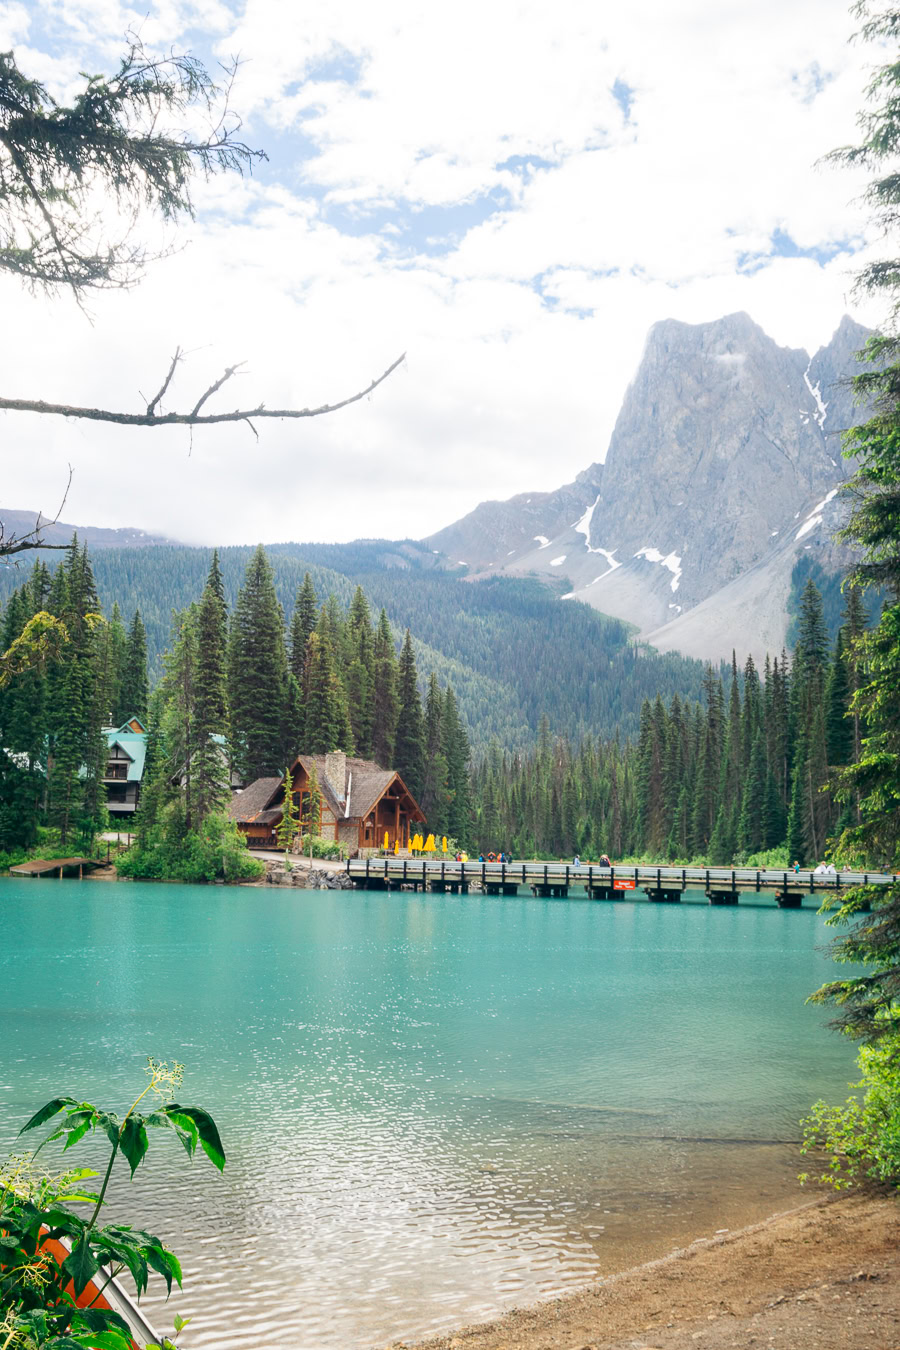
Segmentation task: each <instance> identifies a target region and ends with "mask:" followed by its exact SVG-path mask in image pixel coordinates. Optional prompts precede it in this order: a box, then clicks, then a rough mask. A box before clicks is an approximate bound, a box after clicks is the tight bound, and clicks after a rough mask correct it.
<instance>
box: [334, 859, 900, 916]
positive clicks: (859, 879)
mask: <svg viewBox="0 0 900 1350" xmlns="http://www.w3.org/2000/svg"><path fill="white" fill-rule="evenodd" d="M347 874H348V875H349V877H350V878H351V880H352V881H353V883H354V886H356V887H357V888H359V889H362V890H391V889H393V888H396V887H400V886H407V887H412V888H414V889H415V890H420V889H421V890H423V891H426V890H427V891H431V892H435V893H438V894H441V893H446V892H452V893H460V894H466V893H467V892H468V891H469V889H470V888H471V886H472V885H473V884H477V885H478V886H479V888H480V889H481V890H482V891H483V892H485V893H486V894H488V895H518V894H519V889H520V887H526V888H527V889H529V890H530V891H531V894H532V895H536V896H551V897H559V898H565V897H568V895H569V894H570V892H571V891H575V892H577V893H579V894H583V895H584V896H585V897H586V898H587V899H590V900H625V899H627V898H631V899H637V892H642V893H643V895H644V896H645V897H646V898H647V899H648V900H651V901H656V902H664V903H665V902H668V903H672V902H677V901H679V900H680V899H681V897H682V895H683V894H684V892H685V891H703V892H704V893H705V895H706V896H707V899H708V900H709V903H710V904H711V905H736V904H737V903H738V899H739V897H740V896H741V895H746V894H748V893H749V894H758V893H760V892H767V893H770V894H771V893H774V895H775V898H776V900H777V902H778V904H779V906H780V907H781V908H782V909H799V908H800V906H801V905H802V903H803V898H804V896H807V895H809V896H815V897H816V899H817V901H818V902H819V903H821V900H822V899H823V898H824V897H825V896H826V895H828V894H832V895H834V894H840V892H842V891H844V890H847V889H849V888H850V887H851V886H862V885H867V886H888V885H890V884H891V883H892V882H893V881H895V880H896V878H895V877H894V876H892V875H891V874H890V873H885V872H836V873H835V872H811V871H800V872H794V871H791V870H789V871H783V870H778V871H775V870H765V871H757V870H754V869H751V868H741V867H737V868H732V867H663V866H659V867H599V866H597V865H596V864H587V863H584V864H582V865H581V866H579V867H575V866H574V865H573V864H571V863H552V862H547V863H482V862H466V863H460V862H446V861H441V862H437V861H429V860H427V859H424V858H354V859H352V860H351V861H349V862H348V863H347Z"/></svg>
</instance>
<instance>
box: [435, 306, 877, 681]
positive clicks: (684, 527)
mask: <svg viewBox="0 0 900 1350" xmlns="http://www.w3.org/2000/svg"><path fill="white" fill-rule="evenodd" d="M867 336H868V330H867V329H865V328H863V327H862V326H861V325H860V324H857V323H856V322H855V321H854V320H853V319H851V318H849V316H846V315H845V316H844V317H843V318H842V319H841V321H840V323H839V324H838V326H837V328H836V330H835V332H834V334H833V335H832V337H831V339H830V340H829V342H828V343H826V344H824V345H823V346H822V347H820V348H819V349H818V351H817V352H815V353H814V354H813V355H812V356H810V354H809V353H808V352H806V351H804V350H803V349H799V348H790V347H779V346H778V345H777V344H776V343H775V342H774V341H773V340H772V339H771V338H770V337H769V336H768V335H767V334H766V333H765V332H764V331H763V329H762V328H761V327H760V326H759V325H758V324H756V323H755V322H754V321H753V320H752V319H751V318H750V316H749V315H747V314H746V313H743V312H739V313H736V314H731V315H725V316H724V317H723V318H721V319H717V320H713V321H712V322H709V323H703V324H687V323H684V322H682V321H680V320H674V319H666V320H661V321H660V322H659V323H657V324H654V325H653V327H652V328H651V329H650V331H649V333H648V336H647V341H646V343H645V347H644V352H643V355H642V357H641V360H640V363H639V365H638V369H637V371H636V373H635V376H634V378H633V379H632V381H631V382H630V384H629V386H628V388H627V390H626V393H625V396H624V399H623V403H622V408H621V410H620V413H619V416H618V418H617V420H616V424H615V426H614V429H613V432H612V435H611V437H610V442H609V449H608V452H607V455H606V458H605V460H604V461H603V463H602V465H601V464H596V465H592V466H590V468H589V469H588V470H585V472H584V474H581V475H579V476H578V478H576V479H575V482H574V483H573V484H570V485H568V486H567V487H566V488H565V489H559V490H558V493H557V494H553V493H549V494H543V496H542V498H541V501H542V502H554V500H555V499H556V498H558V496H559V494H560V493H562V494H565V496H564V498H563V500H564V502H565V505H566V506H567V507H569V508H570V510H571V515H570V518H569V520H568V522H567V523H566V525H565V526H563V527H562V528H560V529H559V530H556V531H552V530H549V529H548V530H544V531H540V532H539V531H535V532H534V533H535V537H534V538H532V539H529V540H527V542H526V543H525V544H524V545H523V546H520V547H514V548H513V549H512V550H505V549H502V545H503V544H506V543H508V541H509V540H510V539H511V538H513V537H515V536H516V534H517V533H518V535H519V536H522V535H524V534H525V533H527V529H526V520H525V518H524V517H522V516H521V508H520V507H519V506H518V505H517V504H518V503H519V502H521V501H522V499H523V498H525V497H526V494H519V496H518V497H516V498H512V499H510V501H509V502H507V503H500V504H493V503H492V504H488V505H490V506H491V509H492V514H493V517H494V518H495V519H500V520H502V521H503V529H504V533H503V537H502V539H499V538H496V537H494V538H492V537H491V536H490V535H489V534H488V533H487V531H486V530H485V529H484V528H483V529H482V537H481V541H480V548H479V552H478V557H477V560H476V567H475V568H474V569H470V577H471V579H472V580H473V581H477V580H479V579H481V578H483V577H484V576H486V575H497V574H502V575H515V576H536V577H540V578H543V579H544V580H547V581H549V580H550V579H551V578H553V579H558V578H560V577H561V576H564V577H567V578H568V581H569V589H568V591H567V592H566V596H565V598H567V599H578V600H582V601H584V602H585V603H587V604H590V605H591V606H592V607H594V608H596V609H599V610H600V611H601V612H603V613H606V614H609V615H611V616H613V617H617V618H621V619H626V620H628V621H629V622H632V623H634V624H636V625H637V627H638V629H639V632H640V635H641V637H642V638H644V639H645V640H647V641H649V642H650V643H652V644H653V645H654V646H657V647H658V648H659V649H660V650H666V651H680V652H682V653H683V654H685V655H689V656H694V657H700V658H703V659H712V660H722V659H728V657H729V656H730V653H731V651H732V649H733V648H738V649H744V650H750V651H752V654H753V655H754V658H756V659H762V658H763V657H764V656H765V653H766V651H771V652H773V653H774V652H777V651H780V649H781V647H782V646H783V645H784V643H785V641H786V634H787V627H788V613H787V597H788V595H789V592H790V578H791V573H792V570H793V567H794V565H795V563H796V560H797V557H798V556H799V555H801V554H802V553H805V552H809V553H811V554H812V555H813V556H814V557H815V560H816V561H817V562H818V564H819V565H820V566H821V567H822V568H823V571H825V572H826V573H829V574H833V573H835V572H838V571H843V570H846V568H847V567H848V566H849V564H850V562H851V561H852V555H851V553H850V552H849V550H847V549H846V548H844V547H843V546H841V545H839V544H836V543H835V542H834V539H833V534H834V531H835V529H837V528H838V527H839V525H840V524H841V523H842V521H843V519H844V517H845V515H846V509H845V507H844V504H843V502H842V500H841V498H840V495H839V489H840V486H841V484H842V483H843V482H844V481H845V480H846V478H847V477H848V476H849V475H850V473H852V471H853V464H852V462H850V463H848V462H847V461H844V460H842V459H841V456H840V447H839V444H838V442H837V437H838V436H839V433H840V432H841V431H843V430H845V429H846V428H847V427H848V426H850V425H852V424H853V422H854V420H856V419H857V417H858V413H857V410H856V409H855V408H854V406H853V401H852V395H851V393H850V389H849V387H848V383H849V376H850V375H851V374H852V372H853V370H854V369H855V367H856V362H855V359H854V355H855V352H856V350H858V348H859V347H861V346H862V345H863V344H864V342H865V339H866V337H867ZM598 470H599V472H598ZM595 487H596V493H595V494H594V488H595ZM533 495H534V496H535V497H537V496H538V494H533ZM484 505H485V504H483V505H482V506H481V507H476V509H475V511H474V512H471V513H470V514H469V515H468V516H466V517H463V519H462V520H461V521H458V522H455V524H453V525H451V526H448V527H445V529H444V530H442V531H439V532H438V533H437V534H436V535H432V536H429V537H428V538H427V539H426V540H424V541H423V542H425V543H426V544H431V545H434V544H435V543H436V542H437V541H440V546H441V547H443V549H444V550H445V551H447V550H450V551H451V556H452V550H453V548H454V547H455V546H456V545H457V543H458V541H461V540H463V539H467V538H468V537H470V536H471V535H472V533H473V531H474V530H475V529H476V527H477V526H478V525H481V526H482V527H484V526H485V525H486V524H487V523H488V522H487V521H486V520H485V519H484V517H483V511H484ZM576 508H580V514H579V515H577V516H576V514H575V510H576ZM555 518H556V519H558V518H559V515H558V514H557V516H556V517H555ZM549 519H550V516H548V520H549ZM532 520H533V517H529V518H528V521H527V528H530V525H531V523H532ZM538 535H540V536H541V537H537V536H538ZM501 554H502V556H501ZM460 556H461V557H462V556H463V555H460ZM466 561H468V560H466ZM742 579H743V580H742ZM701 605H703V606H705V609H704V610H703V611H702V612H701V613H700V614H699V615H698V614H697V613H696V612H695V611H697V610H698V608H699V607H700V606H701ZM691 614H694V618H693V619H691V620H690V622H688V616H689V615H691Z"/></svg>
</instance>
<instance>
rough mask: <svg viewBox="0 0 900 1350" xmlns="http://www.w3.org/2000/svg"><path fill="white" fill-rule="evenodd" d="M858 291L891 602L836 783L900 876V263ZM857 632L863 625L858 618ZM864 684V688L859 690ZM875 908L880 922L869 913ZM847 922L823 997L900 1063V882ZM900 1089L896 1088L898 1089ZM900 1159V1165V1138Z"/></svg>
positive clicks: (855, 438) (871, 578)
mask: <svg viewBox="0 0 900 1350" xmlns="http://www.w3.org/2000/svg"><path fill="white" fill-rule="evenodd" d="M860 12H861V13H862V14H863V15H864V16H865V18H866V22H865V24H864V27H863V30H862V36H863V37H864V38H866V39H868V40H874V41H877V42H878V43H880V44H883V43H885V42H887V43H888V44H889V47H890V55H889V62H888V64H886V65H882V66H880V67H879V68H878V69H877V70H876V72H875V74H874V77H873V79H872V81H871V83H870V85H869V91H868V92H869V98H870V100H871V103H872V106H871V108H870V110H869V111H868V112H867V113H866V114H865V115H864V116H863V117H862V118H861V119H860V124H861V127H862V130H863V141H862V144H860V145H857V146H852V147H850V148H848V149H846V150H843V151H838V152H837V155H836V157H837V158H838V159H840V160H842V161H844V162H846V163H850V164H853V165H856V166H859V165H861V166H863V167H865V168H868V169H869V170H871V171H872V172H873V173H874V174H875V177H874V178H873V180H872V182H871V183H870V186H869V189H868V193H867V196H868V200H869V202H870V203H871V204H872V205H873V207H874V210H875V214H876V219H877V222H878V224H879V225H880V226H882V227H883V232H884V234H885V235H886V236H887V237H888V238H889V239H890V240H891V241H892V247H894V246H895V245H894V244H893V240H894V239H895V238H896V230H897V223H898V206H900V174H898V172H897V147H898V143H900V64H898V62H897V60H896V55H895V48H896V43H897V36H898V33H900V11H898V10H897V9H895V8H893V7H890V6H888V7H887V8H885V9H881V10H879V11H878V12H876V13H873V12H872V11H871V10H870V9H869V8H868V7H866V8H862V7H861V9H860ZM858 286H859V288H860V289H861V290H862V291H863V292H864V293H865V292H869V293H872V294H874V295H875V296H877V297H879V298H881V299H882V300H887V301H888V302H889V304H890V314H889V319H888V322H887V324H886V325H885V328H884V330H883V331H882V332H880V333H878V334H876V335H875V336H874V337H872V338H870V339H869V341H868V343H867V345H866V348H865V351H864V354H863V361H864V369H863V370H862V371H861V373H860V374H859V375H857V376H856V378H855V380H854V392H855V395H856V397H857V400H858V402H859V403H861V404H862V405H863V406H864V407H865V408H866V410H867V414H868V415H867V417H866V420H865V421H864V422H863V423H862V424H861V425H860V426H858V427H855V428H853V430H851V431H849V432H847V433H846V434H845V437H844V454H845V455H846V456H848V457H849V456H852V457H854V458H855V460H856V465H857V467H856V470H855V472H854V474H853V476H852V478H851V479H850V482H849V483H848V485H847V492H848V494H849V495H850V497H851V501H852V511H851V515H850V520H849V522H848V524H847V527H846V529H845V531H844V537H845V538H846V539H848V540H849V541H851V542H852V543H853V544H854V545H856V546H857V548H859V549H861V550H862V557H861V559H860V561H859V562H858V564H857V565H856V567H855V568H854V569H853V572H852V573H851V576H850V584H851V587H858V588H861V589H863V590H864V589H865V588H866V587H868V586H873V585H874V586H880V587H882V588H883V589H884V592H885V595H886V600H885V604H884V608H883V610H882V613H881V617H880V619H879V621H878V623H877V624H876V626H875V628H874V630H873V631H872V632H871V633H868V634H865V635H860V636H857V637H855V638H854V639H852V640H851V641H852V647H851V650H852V652H853V655H854V658H855V659H856V660H857V661H858V666H857V670H856V672H855V674H854V677H853V680H852V683H853V684H854V685H855V692H854V693H853V695H852V701H851V707H852V710H853V712H854V713H856V714H858V715H859V716H860V717H861V718H863V719H865V732H864V733H863V734H862V736H861V747H860V753H859V761H858V763H855V764H852V765H849V766H848V767H847V768H845V769H844V770H843V771H842V772H840V773H839V774H838V775H836V778H835V781H834V783H833V787H834V790H835V791H836V793H837V796H838V799H839V800H841V801H842V802H843V803H844V804H845V805H849V804H851V803H852V804H853V805H854V806H855V807H856V806H857V804H858V817H857V819H856V820H855V821H854V823H853V824H852V825H851V826H850V827H849V828H848V829H846V830H845V831H844V833H843V835H842V837H841V840H840V848H841V850H842V851H843V852H844V853H845V854H846V855H849V856H855V857H856V858H858V859H863V860H865V861H866V862H868V863H870V864H874V865H878V866H881V867H883V868H885V869H886V870H889V871H891V872H897V871H898V870H900V698H898V693H897V691H898V689H900V266H898V263H897V260H896V258H895V257H894V258H888V259H876V260H874V261H872V262H870V263H869V264H867V266H866V267H865V268H864V269H863V271H862V273H861V274H860V277H859V279H858ZM856 622H857V626H858V620H857V621H856ZM857 681H858V683H857ZM864 904H870V905H871V907H872V913H871V914H870V915H868V914H863V915H860V913H859V910H860V907H861V906H862V905H864ZM836 918H837V921H838V922H839V923H842V924H846V925H847V926H848V927H849V931H848V933H847V934H846V936H845V937H844V938H843V940H842V941H841V942H840V943H839V944H838V945H837V947H836V949H835V955H836V956H837V958H838V959H839V960H846V961H850V962H854V963H861V964H862V966H863V969H862V970H861V971H859V972H858V973H855V974H854V975H852V976H851V977H850V978H848V979H844V980H838V981H834V982H832V983H831V984H829V985H826V986H825V988H824V989H822V990H820V992H819V996H818V997H819V998H820V999H829V1000H833V1001H834V1002H835V1003H836V1004H837V1006H838V1009H839V1015H838V1020H839V1023H840V1025H841V1026H842V1028H843V1030H844V1031H846V1032H847V1033H849V1034H850V1035H852V1036H854V1037H856V1038H858V1039H860V1040H863V1041H867V1042H873V1041H880V1040H883V1039H884V1038H889V1040H888V1042H887V1045H888V1049H889V1053H890V1055H891V1056H892V1059H893V1061H894V1062H896V1057H897V1055H898V1053H900V883H898V884H895V885H893V886H888V887H878V888H875V887H872V888H862V889H860V890H859V891H856V892H850V893H849V894H848V895H847V897H846V902H845V904H844V905H843V906H842V908H841V910H840V911H839V913H838V915H837V916H836ZM891 1083H893V1084H894V1086H893V1088H892V1087H891V1086H890V1085H891ZM895 1084H896V1078H893V1079H890V1080H888V1079H886V1080H885V1087H886V1092H885V1094H884V1095H883V1096H882V1099H881V1101H880V1103H879V1106H880V1110H881V1112H882V1114H883V1115H884V1116H886V1117H887V1118H888V1119H893V1120H894V1121H896V1119H897V1117H898V1113H900V1103H898V1100H897V1096H898V1094H897V1089H896V1086H895ZM894 1134H895V1139H894V1143H893V1150H894V1152H893V1156H894V1157H895V1158H896V1156H897V1147H896V1128H895V1130H894Z"/></svg>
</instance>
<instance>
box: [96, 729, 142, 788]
mask: <svg viewBox="0 0 900 1350" xmlns="http://www.w3.org/2000/svg"><path fill="white" fill-rule="evenodd" d="M106 744H107V746H108V748H109V749H110V750H111V749H112V748H113V746H114V745H120V746H121V747H122V749H123V750H124V751H125V753H126V755H128V756H129V763H128V774H127V777H126V779H125V781H126V782H127V783H139V782H140V781H141V779H142V778H143V776H144V760H145V758H146V755H147V733H146V732H144V731H107V733H106Z"/></svg>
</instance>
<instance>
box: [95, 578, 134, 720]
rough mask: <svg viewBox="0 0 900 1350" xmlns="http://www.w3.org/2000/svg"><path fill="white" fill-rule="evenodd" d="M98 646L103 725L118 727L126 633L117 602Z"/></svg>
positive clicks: (101, 634)
mask: <svg viewBox="0 0 900 1350" xmlns="http://www.w3.org/2000/svg"><path fill="white" fill-rule="evenodd" d="M99 646H100V682H101V686H102V690H103V693H102V696H101V697H102V703H103V714H102V715H103V723H104V725H111V726H115V727H118V726H121V724H122V723H121V722H120V721H118V720H117V718H118V714H119V709H120V705H121V702H122V699H121V689H122V678H123V675H124V672H125V658H126V651H127V647H128V635H127V634H126V632H125V626H124V624H123V623H122V616H121V614H120V613H119V606H118V605H117V604H114V605H113V609H112V614H111V615H110V617H109V623H107V624H104V625H103V630H102V632H101V633H100V637H99ZM126 715H127V714H126ZM123 720H124V719H123Z"/></svg>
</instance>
